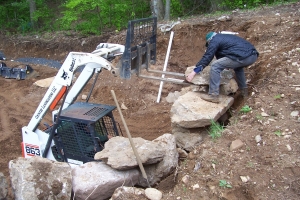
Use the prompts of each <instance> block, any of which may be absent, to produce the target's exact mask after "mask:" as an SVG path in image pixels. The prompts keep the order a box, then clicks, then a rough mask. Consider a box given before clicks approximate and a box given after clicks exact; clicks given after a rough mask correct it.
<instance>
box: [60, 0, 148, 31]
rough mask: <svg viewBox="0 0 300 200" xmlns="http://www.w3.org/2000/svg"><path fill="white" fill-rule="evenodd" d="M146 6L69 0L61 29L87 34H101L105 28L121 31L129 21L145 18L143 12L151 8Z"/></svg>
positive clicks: (124, 1)
mask: <svg viewBox="0 0 300 200" xmlns="http://www.w3.org/2000/svg"><path fill="white" fill-rule="evenodd" d="M133 2H134V3H133ZM137 3H138V5H139V7H137V6H136V4H137ZM146 5H147V4H146V2H145V1H143V0H136V1H132V0H131V1H129V0H98V1H96V0H85V1H83V0H68V1H67V2H66V4H65V11H64V12H63V14H64V15H63V17H62V18H61V20H60V27H61V28H62V29H63V30H70V29H75V30H76V31H80V32H82V33H85V34H101V33H102V31H103V29H104V28H113V29H116V30H120V29H122V28H124V27H126V26H127V23H128V21H129V20H131V19H133V18H135V17H143V16H142V15H143V11H145V10H146V9H147V7H149V6H146ZM133 8H136V9H133ZM148 9H149V8H148Z"/></svg>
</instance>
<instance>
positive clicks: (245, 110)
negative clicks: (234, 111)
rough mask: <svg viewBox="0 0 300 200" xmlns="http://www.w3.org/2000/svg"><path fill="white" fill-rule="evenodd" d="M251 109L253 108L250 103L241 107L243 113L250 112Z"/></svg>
mask: <svg viewBox="0 0 300 200" xmlns="http://www.w3.org/2000/svg"><path fill="white" fill-rule="evenodd" d="M251 110H252V108H251V107H249V106H248V105H245V106H243V107H242V108H241V109H240V112H241V113H248V112H250V111H251Z"/></svg>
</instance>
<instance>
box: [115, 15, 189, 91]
mask: <svg viewBox="0 0 300 200" xmlns="http://www.w3.org/2000/svg"><path fill="white" fill-rule="evenodd" d="M156 36H157V18H156V17H152V18H143V19H137V20H132V21H129V22H128V28H127V35H126V44H125V51H124V53H123V56H122V59H121V60H120V62H119V64H118V66H120V67H119V68H118V69H117V70H118V72H113V73H118V74H119V76H120V77H121V78H124V79H130V78H131V74H136V75H137V76H138V77H141V78H147V79H153V80H159V81H166V82H172V83H176V84H187V85H189V84H190V83H188V82H186V81H185V80H182V79H175V78H163V77H156V76H147V75H143V74H142V69H146V70H147V72H150V73H157V74H165V75H171V76H178V77H185V75H184V74H182V73H175V72H167V71H159V70H151V69H150V65H154V64H155V63H156Z"/></svg>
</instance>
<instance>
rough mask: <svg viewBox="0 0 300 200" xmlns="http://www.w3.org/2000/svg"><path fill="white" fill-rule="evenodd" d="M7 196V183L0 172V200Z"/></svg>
mask: <svg viewBox="0 0 300 200" xmlns="http://www.w3.org/2000/svg"><path fill="white" fill-rule="evenodd" d="M6 196H7V183H6V178H5V176H4V174H3V173H2V172H0V199H5V198H6Z"/></svg>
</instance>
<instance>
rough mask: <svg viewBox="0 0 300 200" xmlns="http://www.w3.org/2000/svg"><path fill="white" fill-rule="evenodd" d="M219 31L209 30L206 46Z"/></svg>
mask: <svg viewBox="0 0 300 200" xmlns="http://www.w3.org/2000/svg"><path fill="white" fill-rule="evenodd" d="M216 34H217V33H216V32H212V31H211V32H208V33H207V34H206V37H205V39H206V47H207V46H208V44H209V42H210V40H211V39H212V38H213V37H214V36H215V35H216Z"/></svg>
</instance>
